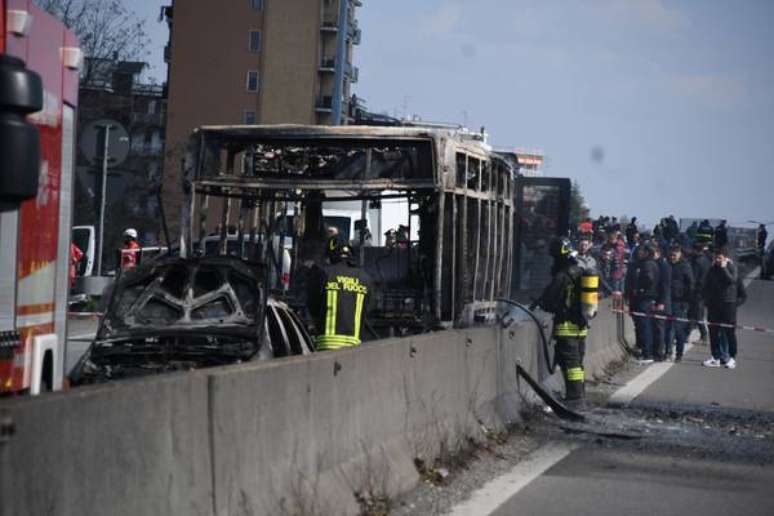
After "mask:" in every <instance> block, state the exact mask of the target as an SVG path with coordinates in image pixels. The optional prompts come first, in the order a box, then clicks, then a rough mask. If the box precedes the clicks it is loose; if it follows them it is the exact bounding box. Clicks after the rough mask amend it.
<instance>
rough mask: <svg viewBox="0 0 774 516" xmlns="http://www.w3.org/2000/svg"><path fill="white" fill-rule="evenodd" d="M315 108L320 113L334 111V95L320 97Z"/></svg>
mask: <svg viewBox="0 0 774 516" xmlns="http://www.w3.org/2000/svg"><path fill="white" fill-rule="evenodd" d="M314 109H315V111H317V112H318V113H331V112H332V111H333V97H332V96H331V95H324V96H322V97H319V98H318V99H317V103H316V104H315V108H314Z"/></svg>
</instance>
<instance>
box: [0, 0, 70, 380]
mask: <svg viewBox="0 0 774 516" xmlns="http://www.w3.org/2000/svg"><path fill="white" fill-rule="evenodd" d="M81 60H82V59H81V51H80V49H79V48H78V40H77V38H76V37H75V34H74V33H72V32H71V31H69V30H67V29H66V28H65V26H64V25H63V24H62V23H61V22H59V21H58V20H56V19H55V18H54V17H52V16H50V15H49V14H47V13H45V12H44V11H42V10H41V9H39V8H38V7H37V6H36V5H35V4H34V2H33V1H32V0H0V394H9V393H23V392H29V393H31V394H37V393H39V392H41V391H44V390H57V389H61V388H62V384H63V376H64V375H63V373H64V371H63V370H64V358H65V357H64V349H65V344H66V335H67V334H66V323H67V291H68V283H69V282H68V267H69V254H70V226H71V222H72V196H73V170H74V142H75V115H76V108H77V98H78V74H79V73H78V70H79V66H80V62H81Z"/></svg>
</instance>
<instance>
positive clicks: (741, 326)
mask: <svg viewBox="0 0 774 516" xmlns="http://www.w3.org/2000/svg"><path fill="white" fill-rule="evenodd" d="M611 312H613V313H618V314H628V315H631V316H632V317H645V318H648V319H659V320H662V321H674V322H684V323H689V324H706V325H707V326H717V327H719V328H735V329H737V330H748V331H756V332H758V333H769V334H773V335H774V330H772V329H770V328H761V327H760V326H746V325H744V324H731V323H721V322H714V321H708V320H706V319H704V320H699V319H687V318H685V317H675V316H674V315H665V314H655V313H645V312H635V311H633V310H625V309H623V308H613V309H611Z"/></svg>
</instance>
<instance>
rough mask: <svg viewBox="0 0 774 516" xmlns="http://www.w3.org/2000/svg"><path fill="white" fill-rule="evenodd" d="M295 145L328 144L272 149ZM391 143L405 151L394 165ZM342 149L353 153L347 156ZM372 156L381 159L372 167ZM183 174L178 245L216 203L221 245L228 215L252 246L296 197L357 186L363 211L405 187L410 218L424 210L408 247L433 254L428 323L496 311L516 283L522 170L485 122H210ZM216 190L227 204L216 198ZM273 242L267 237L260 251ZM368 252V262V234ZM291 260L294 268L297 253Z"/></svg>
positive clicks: (461, 321) (426, 290)
mask: <svg viewBox="0 0 774 516" xmlns="http://www.w3.org/2000/svg"><path fill="white" fill-rule="evenodd" d="M298 149H311V150H313V151H315V152H318V153H319V154H320V155H315V156H313V157H310V156H308V155H306V157H305V158H303V159H305V160H306V161H304V163H305V164H304V165H303V166H300V165H297V166H295V168H294V166H292V165H288V164H287V163H285V164H283V163H282V159H280V162H279V163H278V164H274V162H270V161H268V160H269V158H268V157H271V159H274V161H276V157H277V156H276V155H282V154H283V152H284V154H285V156H289V157H286V158H285V159H286V160H287V161H292V159H293V153H294V152H295V153H296V154H299V152H300V151H298ZM335 149H347V150H346V151H340V150H339V151H336V150H335ZM385 149H387V150H385ZM326 152H328V153H330V152H339V156H340V157H341V158H340V159H339V161H338V162H337V164H336V166H337V167H338V169H337V171H334V172H332V171H331V170H330V168H331V167H328V168H326V166H327V165H325V164H323V165H319V163H323V162H324V160H323V158H322V156H321V155H322V154H324V153H326ZM377 155H378V156H380V157H381V161H378V160H377V159H376V156H377ZM388 155H390V156H395V155H399V156H402V157H401V158H399V159H398V161H396V162H395V163H397V165H395V166H392V165H391V164H390V163H391V162H387V161H386V158H385V156H388ZM298 159H302V158H298ZM345 160H348V162H347V163H348V164H342V163H344V161H345ZM358 160H359V161H358ZM256 162H261V163H263V165H261V166H264V167H266V166H271V170H270V171H269V172H267V171H266V170H265V169H261V167H260V166H256V165H255V163H256ZM356 162H357V163H356ZM245 163H250V165H249V166H245ZM376 163H379V166H380V167H381V169H379V170H376V171H374V169H375V168H378V167H377V166H376V165H375V164H376ZM407 163H408V164H407ZM275 165H276V166H275ZM391 166H392V168H390V167H391ZM347 167H348V168H347ZM353 170H354V172H353ZM183 174H184V186H185V192H186V195H187V202H186V203H185V207H184V211H183V217H182V221H181V222H182V224H181V227H182V233H181V253H182V254H185V253H190V252H192V250H193V245H192V243H193V242H195V241H196V240H197V239H198V240H200V241H201V240H202V239H203V237H204V235H205V227H206V226H207V224H208V221H207V219H208V217H209V216H210V214H211V213H212V212H213V211H216V212H218V211H219V214H220V224H219V235H220V237H221V241H222V242H223V245H222V247H221V252H222V253H226V247H227V244H226V241H227V239H228V235H227V229H226V228H227V226H229V225H234V226H236V240H237V241H238V242H240V244H241V249H242V251H243V252H244V249H245V244H246V243H254V242H264V243H265V242H271V241H272V240H271V238H272V237H273V236H276V231H277V227H276V225H275V224H272V220H273V218H274V216H275V213H276V212H277V210H278V209H280V210H282V209H284V210H285V213H287V209H288V208H287V207H288V203H291V202H292V203H298V202H301V203H304V202H306V201H308V200H309V199H310V198H311V196H314V195H318V194H317V193H320V194H322V195H324V194H325V192H334V191H335V192H341V191H345V192H351V195H348V196H347V198H348V199H351V200H361V201H363V213H365V205H366V201H368V202H372V203H373V202H376V203H378V202H380V201H381V200H382V199H386V198H391V197H395V196H400V197H405V198H406V199H407V200H408V208H409V211H410V213H409V222H410V221H411V218H412V215H411V213H414V214H415V215H417V216H418V217H419V219H420V235H419V240H418V241H417V242H410V243H409V245H408V249H409V251H408V252H409V253H411V249H413V248H414V244H416V246H417V249H418V252H419V253H424V254H423V255H422V258H423V259H424V261H425V262H427V261H429V262H431V263H430V264H427V263H425V265H424V267H425V268H426V269H427V272H428V274H427V275H426V276H425V281H424V284H423V285H419V286H417V288H416V289H417V291H419V292H421V295H422V297H423V300H424V303H422V305H423V316H424V319H425V326H424V327H425V328H427V329H430V328H439V327H450V326H452V325H457V326H465V325H469V324H471V323H473V322H474V321H476V320H486V319H488V318H491V317H492V316H493V315H494V313H495V305H496V301H495V300H496V299H497V298H498V297H503V296H508V295H509V293H510V292H509V291H510V285H511V273H512V268H513V249H514V193H515V190H514V185H515V178H516V173H515V172H514V170H513V169H512V168H511V166H510V165H508V163H507V162H506V161H505V160H503V159H501V158H500V157H498V156H497V155H496V154H495V153H493V152H492V151H491V149H490V148H489V146H488V145H487V144H485V143H484V142H483V141H481V137H480V135H478V134H475V133H470V132H468V131H455V130H446V129H429V128H406V127H399V128H398V127H365V126H339V127H322V126H297V125H277V126H204V127H200V128H198V129H197V130H195V131H194V133H193V135H192V136H191V140H190V145H189V149H188V153H187V155H186V158H185V159H184V160H183ZM343 176H346V178H342V177H343ZM315 192H317V193H315ZM310 194H311V196H310ZM216 198H217V199H220V201H219V202H220V203H221V206H220V207H219V209H218V208H217V207H215V206H213V203H211V202H210V200H211V199H216ZM329 200H330V199H329ZM234 203H237V204H236V205H234ZM413 206H416V209H415V210H413V212H412V207H413ZM213 208H215V209H213ZM197 233H198V234H197ZM284 238H285V235H284V234H283V235H282V239H283V240H284ZM271 247H272V246H271V245H264V246H263V249H264V252H265V251H266V250H267V249H271ZM360 253H361V254H360V259H361V263H362V260H363V254H362V253H363V246H360ZM265 254H266V255H269V254H270V253H265ZM292 263H293V270H294V271H295V269H297V267H298V264H299V263H298V261H297V260H293V262H292ZM291 277H292V275H291ZM381 287H382V288H383V287H384V285H382V286H381ZM379 288H380V287H379V286H378V285H377V290H378V289H379ZM389 334H392V332H390V333H389Z"/></svg>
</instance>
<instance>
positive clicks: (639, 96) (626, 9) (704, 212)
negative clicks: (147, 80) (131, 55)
mask: <svg viewBox="0 0 774 516" xmlns="http://www.w3.org/2000/svg"><path fill="white" fill-rule="evenodd" d="M125 1H126V2H127V3H128V5H131V6H132V7H133V8H134V10H135V11H136V12H137V13H138V16H142V17H147V20H148V22H147V27H148V29H149V35H150V36H151V39H152V43H153V44H152V45H151V48H150V50H151V56H150V60H151V62H152V63H154V64H155V69H152V70H151V72H150V75H154V74H155V75H156V77H157V78H160V79H161V80H163V78H164V77H165V76H166V71H165V70H164V67H163V61H162V60H161V47H163V45H164V43H165V41H166V39H167V34H166V32H167V31H166V26H165V25H164V24H160V23H157V22H156V18H157V17H158V8H159V6H161V5H163V4H165V3H167V2H164V1H157V0H125ZM231 1H235V0H231ZM269 1H277V0H269ZM363 4H364V5H363V7H362V8H360V9H359V10H358V18H359V22H360V27H361V28H362V32H363V42H362V44H361V45H360V46H359V47H358V48H357V49H356V51H355V58H354V59H355V65H356V66H358V67H359V68H360V82H359V83H358V84H356V85H355V86H354V88H353V91H354V92H355V93H356V94H357V95H358V96H359V97H363V98H365V99H366V101H367V104H368V107H369V109H370V110H372V111H375V112H386V113H389V114H391V115H398V116H404V115H406V116H412V115H418V116H420V117H421V118H422V119H423V120H431V121H445V122H455V123H464V124H466V125H467V126H468V127H470V128H472V129H476V130H477V129H478V128H479V127H481V126H484V127H485V128H486V130H487V132H488V133H489V137H490V143H492V144H494V145H496V146H505V147H519V148H526V149H539V150H541V151H543V152H544V153H545V155H546V158H547V166H546V167H545V172H546V175H550V176H558V177H570V178H572V179H573V180H576V181H577V182H578V183H579V184H580V186H581V191H582V193H583V195H584V196H585V198H586V200H587V202H588V204H589V206H590V207H591V210H592V214H593V215H595V216H596V215H599V214H606V215H616V216H621V215H628V216H633V215H634V216H638V218H639V219H640V220H641V221H643V222H646V223H648V224H652V223H654V222H655V221H656V220H657V219H658V218H660V217H663V216H666V215H668V214H674V215H675V216H677V217H678V218H679V217H681V216H682V217H707V218H725V219H728V221H729V222H730V223H731V224H732V225H744V223H746V222H747V221H748V220H758V221H764V222H769V221H772V222H774V201H772V199H771V198H772V197H774V165H772V164H773V163H774V30H772V29H771V26H772V24H774V2H771V1H768V0H761V1H754V0H735V1H732V0H727V1H717V0H692V1H664V0H629V1H622V0H530V1H527V0H477V1H475V2H471V1H465V0H459V1H458V0H422V1H421V2H417V1H416V0H389V1H387V0H364V2H363Z"/></svg>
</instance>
